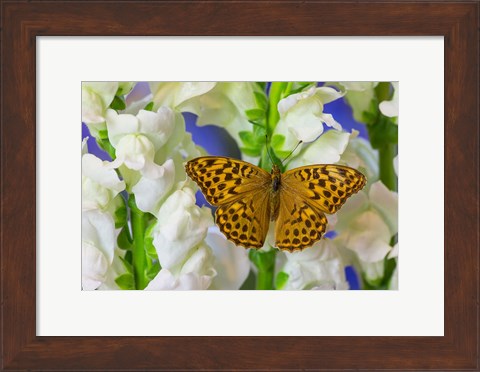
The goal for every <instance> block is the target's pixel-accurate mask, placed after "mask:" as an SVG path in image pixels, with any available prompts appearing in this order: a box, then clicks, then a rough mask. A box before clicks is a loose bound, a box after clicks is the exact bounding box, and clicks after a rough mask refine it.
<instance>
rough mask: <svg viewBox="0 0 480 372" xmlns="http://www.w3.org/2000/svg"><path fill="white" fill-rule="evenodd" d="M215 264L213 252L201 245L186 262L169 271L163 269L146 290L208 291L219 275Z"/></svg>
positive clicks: (203, 244) (193, 250) (191, 253)
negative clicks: (213, 280)
mask: <svg viewBox="0 0 480 372" xmlns="http://www.w3.org/2000/svg"><path fill="white" fill-rule="evenodd" d="M213 264H214V257H213V254H212V250H211V249H210V247H209V246H208V245H206V244H205V243H200V244H199V245H198V246H197V247H195V248H193V249H192V250H191V252H190V254H189V256H187V258H186V259H185V262H182V263H180V264H178V265H176V266H175V267H171V268H168V269H166V268H162V270H160V272H159V273H158V274H157V275H156V277H155V278H153V280H152V281H151V282H150V283H149V284H148V286H147V287H146V288H145V289H146V290H166V289H170V290H190V289H207V288H209V287H210V284H211V283H212V279H213V278H214V277H215V276H216V274H217V272H216V270H215V269H214V266H213Z"/></svg>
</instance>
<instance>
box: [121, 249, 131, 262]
mask: <svg viewBox="0 0 480 372" xmlns="http://www.w3.org/2000/svg"><path fill="white" fill-rule="evenodd" d="M123 258H125V261H127V262H129V263H130V264H132V262H133V253H132V251H127V252H125V256H124V257H123Z"/></svg>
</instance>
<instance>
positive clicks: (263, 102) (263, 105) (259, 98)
mask: <svg viewBox="0 0 480 372" xmlns="http://www.w3.org/2000/svg"><path fill="white" fill-rule="evenodd" d="M253 94H254V95H255V103H256V104H257V107H258V108H260V109H262V110H264V111H266V110H267V106H268V101H267V96H266V95H265V93H263V92H262V93H260V92H254V93H253Z"/></svg>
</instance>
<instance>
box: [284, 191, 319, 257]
mask: <svg viewBox="0 0 480 372" xmlns="http://www.w3.org/2000/svg"><path fill="white" fill-rule="evenodd" d="M326 229H327V218H326V217H325V214H324V213H323V212H322V211H320V210H318V209H317V208H315V206H313V205H312V204H310V203H309V201H307V200H306V199H305V198H304V197H303V196H301V195H300V194H299V193H295V192H292V191H291V190H289V189H282V192H281V193H280V205H279V211H278V217H277V220H276V224H275V246H276V247H277V248H279V249H281V250H284V251H289V252H294V251H297V250H302V249H305V248H307V247H310V246H311V245H313V243H315V242H316V241H318V240H320V239H321V238H322V236H323V234H324V233H325V231H326Z"/></svg>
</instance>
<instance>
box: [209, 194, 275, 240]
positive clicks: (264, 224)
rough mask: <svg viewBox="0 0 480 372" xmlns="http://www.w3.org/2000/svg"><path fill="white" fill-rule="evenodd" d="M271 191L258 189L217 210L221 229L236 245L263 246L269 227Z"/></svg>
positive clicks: (216, 219)
mask: <svg viewBox="0 0 480 372" xmlns="http://www.w3.org/2000/svg"><path fill="white" fill-rule="evenodd" d="M269 216H270V203H269V193H268V192H265V191H257V192H252V193H248V194H245V195H244V196H243V197H242V198H241V199H237V200H235V201H233V202H231V203H229V204H225V205H221V206H219V207H218V208H217V210H216V211H215V221H216V222H217V225H218V227H219V228H220V231H222V232H223V234H224V235H225V236H226V237H227V239H228V240H231V241H232V242H234V243H235V244H236V245H241V246H243V247H245V248H261V247H263V244H264V243H265V238H266V236H267V233H268V228H269Z"/></svg>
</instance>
